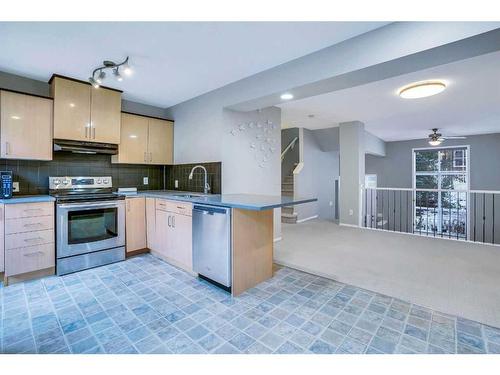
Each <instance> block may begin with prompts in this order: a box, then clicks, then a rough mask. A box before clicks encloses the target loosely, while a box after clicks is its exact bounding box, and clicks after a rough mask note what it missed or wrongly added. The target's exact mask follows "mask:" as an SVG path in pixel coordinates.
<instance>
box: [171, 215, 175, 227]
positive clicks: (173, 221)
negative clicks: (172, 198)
mask: <svg viewBox="0 0 500 375" xmlns="http://www.w3.org/2000/svg"><path fill="white" fill-rule="evenodd" d="M172 228H175V215H174V216H172Z"/></svg>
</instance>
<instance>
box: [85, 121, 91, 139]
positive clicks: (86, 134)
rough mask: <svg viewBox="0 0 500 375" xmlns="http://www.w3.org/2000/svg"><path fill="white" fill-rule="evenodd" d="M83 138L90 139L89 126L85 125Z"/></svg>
mask: <svg viewBox="0 0 500 375" xmlns="http://www.w3.org/2000/svg"><path fill="white" fill-rule="evenodd" d="M85 138H90V137H89V124H87V125H85Z"/></svg>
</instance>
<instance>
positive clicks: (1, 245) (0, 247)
mask: <svg viewBox="0 0 500 375" xmlns="http://www.w3.org/2000/svg"><path fill="white" fill-rule="evenodd" d="M4 223H5V221H4V205H3V204H0V272H4V270H5V241H4Z"/></svg>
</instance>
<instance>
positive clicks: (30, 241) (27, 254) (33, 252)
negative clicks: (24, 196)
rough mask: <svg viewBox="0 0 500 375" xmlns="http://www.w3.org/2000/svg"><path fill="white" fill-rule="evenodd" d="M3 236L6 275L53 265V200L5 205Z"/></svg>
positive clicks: (49, 267) (24, 272)
mask: <svg viewBox="0 0 500 375" xmlns="http://www.w3.org/2000/svg"><path fill="white" fill-rule="evenodd" d="M2 211H3V224H4V226H2V231H3V236H2V239H3V240H4V241H2V242H3V246H4V255H5V259H4V268H5V274H4V277H5V284H8V278H9V277H12V276H18V275H20V274H26V273H29V272H34V271H42V270H47V269H51V268H52V272H51V273H53V268H54V267H55V246H54V242H55V241H54V203H53V202H42V203H18V204H7V205H4V210H2Z"/></svg>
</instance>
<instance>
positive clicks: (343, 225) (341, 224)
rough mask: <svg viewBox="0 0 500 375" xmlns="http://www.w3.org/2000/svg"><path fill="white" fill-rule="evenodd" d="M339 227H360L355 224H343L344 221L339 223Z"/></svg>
mask: <svg viewBox="0 0 500 375" xmlns="http://www.w3.org/2000/svg"><path fill="white" fill-rule="evenodd" d="M339 225H340V226H341V227H351V228H361V227H360V226H359V225H355V224H345V223H339Z"/></svg>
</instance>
